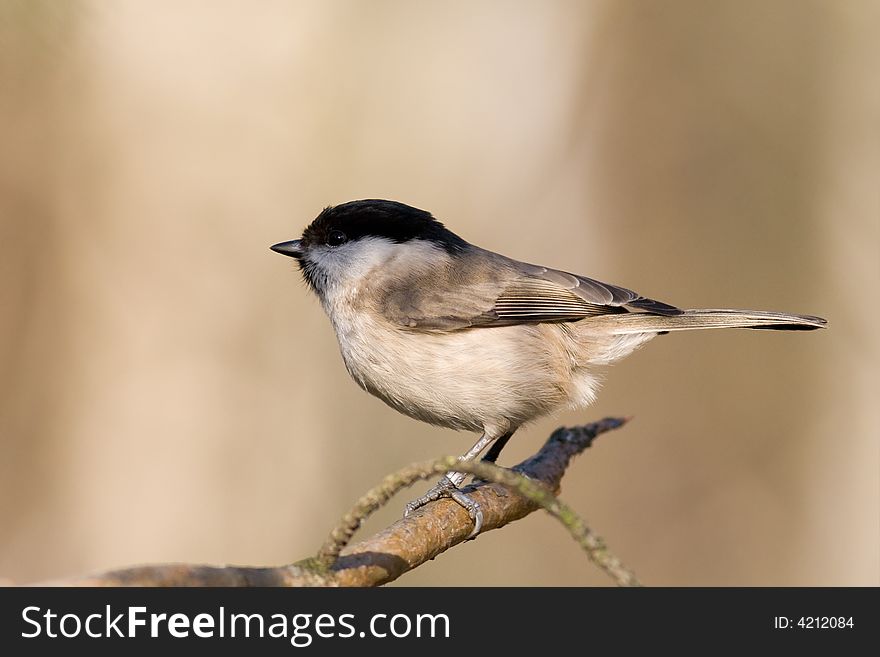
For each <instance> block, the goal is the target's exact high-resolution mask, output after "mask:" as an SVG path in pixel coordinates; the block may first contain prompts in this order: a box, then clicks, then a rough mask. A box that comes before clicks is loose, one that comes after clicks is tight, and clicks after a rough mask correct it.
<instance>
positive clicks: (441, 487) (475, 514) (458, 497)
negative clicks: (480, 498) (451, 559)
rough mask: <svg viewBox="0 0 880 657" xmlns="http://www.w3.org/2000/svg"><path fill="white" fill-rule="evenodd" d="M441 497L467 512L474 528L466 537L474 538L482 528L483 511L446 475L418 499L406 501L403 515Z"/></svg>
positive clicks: (405, 515)
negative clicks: (448, 499)
mask: <svg viewBox="0 0 880 657" xmlns="http://www.w3.org/2000/svg"><path fill="white" fill-rule="evenodd" d="M441 497H449V498H451V499H452V500H453V501H454V502H455V503H456V504H458V505H459V506H461V507H463V508H464V509H465V510H466V511H467V512H468V515H469V516H470V518H471V520H473V522H474V528H473V530H471V533H470V535H469V536H468V538H469V539H471V538H475V537H476V536H477V534H479V533H480V530H481V529H482V528H483V511H482V509H481V508H480V505H479V504H478V503H477V502H475V501H474V500H472V499H471V498H470V497H468V496H467V495H465V494H464V493H463V492H461V491H460V490H459V489H458V488H457V487H456V485H455V484H454V483H453V482H452V481H450V480H449V478H448V477H443V479H441V480H440V481H439V482H438V483H437V485H436V486H434V487H433V488H431V489H430V490H429V491H428V492H427V493H425V494H424V495H422V496H421V497H419V498H418V499H415V500H412V501H411V502H407V504H406V507H404V511H403V517H404V518H406V517H407V516H408V515H409V514H411V513H412V512H413V511H415V510H416V509H420V508H421V507H423V506H425V505H426V504H429V503H430V502H435V501H437V500H439V499H440V498H441Z"/></svg>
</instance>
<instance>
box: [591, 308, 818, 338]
mask: <svg viewBox="0 0 880 657" xmlns="http://www.w3.org/2000/svg"><path fill="white" fill-rule="evenodd" d="M596 319H600V318H596ZM601 320H602V324H603V328H605V326H604V325H605V324H607V327H608V328H609V329H610V330H611V332H612V333H614V334H616V335H626V334H631V333H653V332H657V333H665V332H667V331H691V330H696V329H714V328H747V329H772V330H778V331H812V330H814V329H820V328H825V325H826V324H827V321H826V320H824V319H823V318H821V317H813V316H812V315H795V314H792V313H780V312H772V311H764V310H729V309H723V308H705V309H694V310H684V311H682V312H681V314H680V315H653V314H650V313H621V314H618V315H608V316H605V317H602V318H601ZM591 321H592V320H591ZM597 323H598V322H597Z"/></svg>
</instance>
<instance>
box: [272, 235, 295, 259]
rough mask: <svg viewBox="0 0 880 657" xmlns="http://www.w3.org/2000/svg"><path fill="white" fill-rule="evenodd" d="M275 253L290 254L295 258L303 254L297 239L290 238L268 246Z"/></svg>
mask: <svg viewBox="0 0 880 657" xmlns="http://www.w3.org/2000/svg"><path fill="white" fill-rule="evenodd" d="M269 248H270V249H272V250H273V251H274V252H275V253H280V254H281V255H286V256H290V257H291V258H296V259H297V260H299V259H300V258H302V256H303V250H302V247H301V246H300V241H299V240H290V241H289V242H279V243H278V244H273V245H272V246H270V247H269Z"/></svg>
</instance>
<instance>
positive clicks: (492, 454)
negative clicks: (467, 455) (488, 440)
mask: <svg viewBox="0 0 880 657" xmlns="http://www.w3.org/2000/svg"><path fill="white" fill-rule="evenodd" d="M512 435H513V431H508V432H507V433H506V434H504V435H503V436H501V438H499V439H498V440H496V441H495V442H494V443H492V447H490V448H489V451H488V452H486V456H484V457H483V460H484V461H486V462H487V463H495V461H497V460H498V457H499V456H500V455H501V450H502V449H504V446H505V445H506V444H507V441H509V440H510V437H511V436H512Z"/></svg>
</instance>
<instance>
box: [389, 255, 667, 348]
mask: <svg viewBox="0 0 880 657" xmlns="http://www.w3.org/2000/svg"><path fill="white" fill-rule="evenodd" d="M482 254H483V257H481V258H473V259H471V260H463V261H461V262H457V263H456V267H455V268H452V269H450V270H449V271H446V272H444V273H443V274H437V273H434V274H432V276H430V277H426V278H425V280H423V281H419V282H418V284H415V285H414V284H413V281H407V282H406V284H404V283H403V282H401V283H399V284H396V285H395V284H394V283H391V284H390V285H389V286H388V287H387V289H386V291H385V293H384V295H383V296H382V307H381V311H382V313H383V314H384V315H385V316H386V317H387V318H388V319H390V320H391V321H393V322H394V323H396V324H398V325H400V326H402V327H407V328H410V329H413V330H424V331H437V330H440V331H442V330H446V331H450V330H456V329H465V328H482V327H494V326H509V325H512V324H536V323H543V322H573V321H579V320H582V319H587V318H589V317H596V316H599V315H609V314H616V313H626V312H643V313H650V314H657V315H677V314H680V313H681V311H680V310H679V309H678V308H675V307H674V306H670V305H668V304H665V303H662V302H659V301H654V300H653V299H648V298H645V297H642V296H640V295H639V294H637V293H635V292H633V291H632V290H628V289H626V288H622V287H618V286H616V285H610V284H608V283H602V282H600V281H597V280H594V279H591V278H586V277H584V276H577V275H575V274H569V273H567V272H564V271H559V270H556V269H549V268H547V267H540V266H537V265H530V264H527V263H523V262H519V261H516V260H512V259H510V258H506V257H504V256H500V255H497V254H494V253H490V252H487V251H483V252H482Z"/></svg>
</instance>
